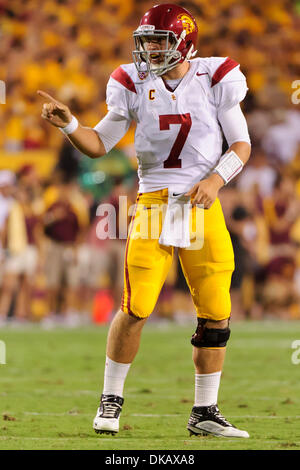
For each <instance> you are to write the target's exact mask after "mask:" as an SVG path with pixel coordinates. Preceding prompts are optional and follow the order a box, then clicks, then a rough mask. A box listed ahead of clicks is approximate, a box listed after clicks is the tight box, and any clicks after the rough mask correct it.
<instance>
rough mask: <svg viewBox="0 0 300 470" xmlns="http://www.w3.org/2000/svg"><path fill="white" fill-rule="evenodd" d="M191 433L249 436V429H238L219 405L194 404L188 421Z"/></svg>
mask: <svg viewBox="0 0 300 470" xmlns="http://www.w3.org/2000/svg"><path fill="white" fill-rule="evenodd" d="M187 429H188V430H189V431H190V435H192V434H195V435H199V434H200V435H202V436H206V435H208V434H212V435H213V436H218V437H219V436H223V437H249V434H248V433H247V431H242V430H240V429H237V428H236V427H234V426H233V425H232V424H230V423H229V421H227V420H226V419H225V418H224V416H223V415H222V414H221V413H220V410H219V408H218V405H210V406H194V407H193V409H192V412H191V416H190V419H189V421H188V425H187Z"/></svg>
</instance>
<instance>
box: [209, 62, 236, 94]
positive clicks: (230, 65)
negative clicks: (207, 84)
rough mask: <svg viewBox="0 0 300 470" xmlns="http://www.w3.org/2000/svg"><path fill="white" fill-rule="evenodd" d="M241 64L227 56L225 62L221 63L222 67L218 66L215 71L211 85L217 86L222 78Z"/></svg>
mask: <svg viewBox="0 0 300 470" xmlns="http://www.w3.org/2000/svg"><path fill="white" fill-rule="evenodd" d="M238 65H239V63H238V62H236V61H235V60H233V59H230V57H227V59H226V60H225V61H224V62H223V64H221V65H220V67H218V68H217V70H216V71H215V73H214V75H213V77H212V79H211V86H212V87H213V86H215V85H216V84H217V83H219V81H220V80H222V78H223V77H225V75H226V74H227V73H228V72H230V70H232V69H234V68H235V67H237V66H238Z"/></svg>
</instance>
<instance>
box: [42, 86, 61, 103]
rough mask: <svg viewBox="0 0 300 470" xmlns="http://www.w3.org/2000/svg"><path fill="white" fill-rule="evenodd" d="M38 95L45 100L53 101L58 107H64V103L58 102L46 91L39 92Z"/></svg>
mask: <svg viewBox="0 0 300 470" xmlns="http://www.w3.org/2000/svg"><path fill="white" fill-rule="evenodd" d="M37 94H38V95H40V96H43V98H46V99H47V100H49V101H51V102H52V103H54V104H56V105H58V106H62V103H60V102H59V101H57V100H56V99H55V98H53V97H52V96H51V95H49V94H48V93H46V92H45V91H42V90H38V91H37Z"/></svg>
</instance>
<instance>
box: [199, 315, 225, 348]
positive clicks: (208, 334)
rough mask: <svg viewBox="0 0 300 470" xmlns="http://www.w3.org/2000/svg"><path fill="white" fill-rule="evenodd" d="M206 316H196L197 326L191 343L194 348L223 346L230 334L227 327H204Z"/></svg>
mask: <svg viewBox="0 0 300 470" xmlns="http://www.w3.org/2000/svg"><path fill="white" fill-rule="evenodd" d="M207 321H208V320H207V319H206V318H198V326H197V328H196V331H195V333H194V334H193V336H192V339H191V343H192V345H193V346H195V347H196V348H224V347H225V346H226V343H227V341H228V339H229V336H230V329H229V328H228V327H227V328H206V326H205V324H206V322H207Z"/></svg>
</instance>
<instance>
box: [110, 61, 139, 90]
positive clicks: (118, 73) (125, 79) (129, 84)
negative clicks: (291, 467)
mask: <svg viewBox="0 0 300 470" xmlns="http://www.w3.org/2000/svg"><path fill="white" fill-rule="evenodd" d="M111 78H113V79H114V80H116V81H117V82H119V83H121V85H123V86H124V87H125V88H127V90H129V91H132V92H133V93H136V89H135V86H134V83H133V81H132V79H131V78H130V76H129V75H128V73H127V72H125V70H123V69H122V67H121V66H120V67H118V68H117V69H116V70H114V72H113V73H112V74H111Z"/></svg>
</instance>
